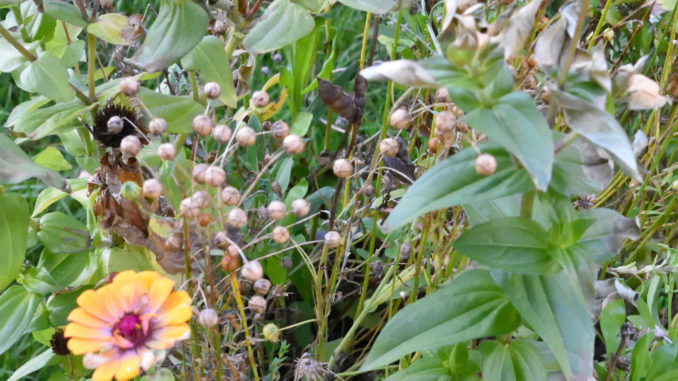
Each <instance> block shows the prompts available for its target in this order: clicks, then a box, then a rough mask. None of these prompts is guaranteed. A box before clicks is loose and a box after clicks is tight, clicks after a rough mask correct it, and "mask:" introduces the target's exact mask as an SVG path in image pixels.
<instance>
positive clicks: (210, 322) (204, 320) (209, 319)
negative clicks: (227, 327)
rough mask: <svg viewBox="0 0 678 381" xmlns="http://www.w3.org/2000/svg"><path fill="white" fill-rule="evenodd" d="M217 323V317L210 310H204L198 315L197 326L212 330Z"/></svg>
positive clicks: (212, 310)
mask: <svg viewBox="0 0 678 381" xmlns="http://www.w3.org/2000/svg"><path fill="white" fill-rule="evenodd" d="M218 323H219V315H218V314H217V311H215V310H214V309H212V308H205V309H204V310H202V311H200V315H198V324H200V325H201V326H203V327H205V328H212V327H214V326H215V325H217V324H218Z"/></svg>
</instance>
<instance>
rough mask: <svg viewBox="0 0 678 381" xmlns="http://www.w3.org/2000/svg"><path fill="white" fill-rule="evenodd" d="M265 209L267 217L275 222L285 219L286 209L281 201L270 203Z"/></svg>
mask: <svg viewBox="0 0 678 381" xmlns="http://www.w3.org/2000/svg"><path fill="white" fill-rule="evenodd" d="M267 209H268V215H269V217H271V219H273V220H276V221H278V220H282V219H283V218H284V217H285V214H287V207H286V206H285V203H284V202H282V201H277V200H276V201H271V203H270V204H268V208H267Z"/></svg>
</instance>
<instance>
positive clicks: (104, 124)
mask: <svg viewBox="0 0 678 381" xmlns="http://www.w3.org/2000/svg"><path fill="white" fill-rule="evenodd" d="M111 119H113V120H114V123H113V124H114V125H115V124H116V123H117V121H118V120H122V129H121V130H120V131H118V132H115V130H116V129H117V127H115V126H113V127H115V128H113V129H111V127H110V126H109V121H110V120H111ZM140 130H141V132H143V128H142V127H141V126H140V124H139V122H138V121H137V115H136V113H135V112H134V110H132V109H131V108H128V107H125V106H121V105H117V104H114V103H111V102H109V103H107V104H106V106H104V107H102V108H100V109H99V112H97V114H96V116H95V117H94V124H93V127H92V135H94V138H95V139H96V140H98V141H99V142H101V144H103V145H105V146H107V147H112V148H118V147H120V142H121V141H122V139H123V138H124V137H125V136H128V135H135V136H137V137H138V138H140V139H142V140H143V142H144V143H146V139H144V138H143V135H142V134H141V132H140Z"/></svg>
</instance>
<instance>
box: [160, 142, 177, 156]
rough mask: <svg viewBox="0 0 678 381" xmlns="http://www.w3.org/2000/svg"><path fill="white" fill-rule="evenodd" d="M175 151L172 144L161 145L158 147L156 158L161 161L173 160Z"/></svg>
mask: <svg viewBox="0 0 678 381" xmlns="http://www.w3.org/2000/svg"><path fill="white" fill-rule="evenodd" d="M176 154H177V150H176V149H175V148H174V144H172V143H162V144H161V145H160V146H158V156H160V158H161V159H163V160H174V157H175V156H176Z"/></svg>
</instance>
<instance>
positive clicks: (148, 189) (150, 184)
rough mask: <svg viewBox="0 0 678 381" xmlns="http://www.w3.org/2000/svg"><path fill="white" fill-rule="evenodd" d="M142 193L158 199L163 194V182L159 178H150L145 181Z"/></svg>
mask: <svg viewBox="0 0 678 381" xmlns="http://www.w3.org/2000/svg"><path fill="white" fill-rule="evenodd" d="M141 194H142V195H143V196H144V197H147V198H152V199H154V200H155V199H157V198H158V197H160V195H161V194H162V183H160V181H158V180H157V179H148V180H146V181H144V184H143V186H142V187H141Z"/></svg>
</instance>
